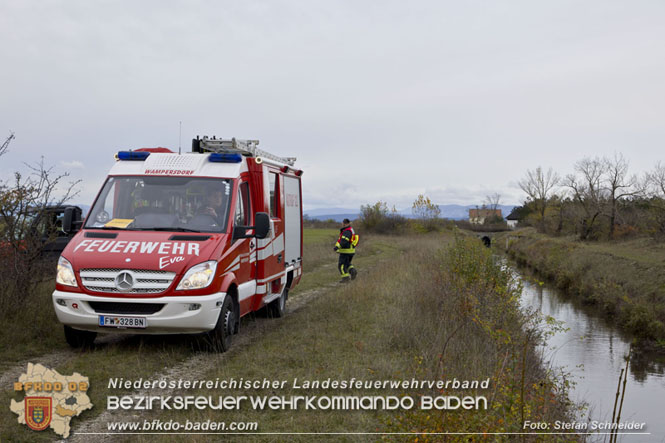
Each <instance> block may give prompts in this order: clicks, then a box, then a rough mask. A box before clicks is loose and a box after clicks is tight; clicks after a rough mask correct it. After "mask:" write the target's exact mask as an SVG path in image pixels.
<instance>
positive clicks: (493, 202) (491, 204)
mask: <svg viewBox="0 0 665 443" xmlns="http://www.w3.org/2000/svg"><path fill="white" fill-rule="evenodd" d="M500 203H501V194H499V193H498V192H495V193H494V194H492V195H488V196H486V197H485V204H486V205H487V207H488V208H490V209H491V210H492V211H496V210H497V209H498V208H499V204H500Z"/></svg>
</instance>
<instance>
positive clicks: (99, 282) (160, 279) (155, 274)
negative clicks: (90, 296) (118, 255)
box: [80, 268, 175, 294]
mask: <svg viewBox="0 0 665 443" xmlns="http://www.w3.org/2000/svg"><path fill="white" fill-rule="evenodd" d="M123 272H127V273H129V274H130V275H131V276H132V279H133V286H132V288H131V289H120V288H118V287H117V285H116V277H117V276H118V275H119V274H121V273H123ZM80 276H81V281H82V282H83V286H85V288H86V289H88V290H90V291H95V292H110V293H119V294H157V293H160V292H164V291H166V290H167V289H168V288H169V286H171V283H172V282H173V279H174V278H175V272H168V271H151V270H147V269H110V268H104V269H81V271H80Z"/></svg>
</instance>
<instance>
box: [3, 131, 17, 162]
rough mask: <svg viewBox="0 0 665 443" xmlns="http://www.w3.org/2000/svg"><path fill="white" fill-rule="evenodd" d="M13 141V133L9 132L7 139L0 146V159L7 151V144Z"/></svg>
mask: <svg viewBox="0 0 665 443" xmlns="http://www.w3.org/2000/svg"><path fill="white" fill-rule="evenodd" d="M13 139H14V133H13V132H10V133H9V136H8V137H7V139H6V140H5V141H4V142H3V143H2V145H0V157H2V155H3V154H4V153H5V152H7V150H8V149H9V143H10V142H11V141H12V140H13Z"/></svg>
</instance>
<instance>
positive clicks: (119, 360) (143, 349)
mask: <svg viewBox="0 0 665 443" xmlns="http://www.w3.org/2000/svg"><path fill="white" fill-rule="evenodd" d="M338 232H339V231H338V230H336V229H320V230H305V232H304V244H305V251H304V265H305V266H306V270H308V271H306V272H305V275H304V277H303V280H302V282H301V284H300V285H299V286H298V287H297V288H296V290H295V291H293V292H292V293H291V294H290V297H292V298H296V297H298V295H299V294H300V293H302V292H305V291H308V290H311V289H316V288H319V287H321V286H324V285H327V284H331V283H334V282H336V281H338V280H339V273H338V271H337V269H336V266H335V265H336V263H337V256H336V254H335V253H334V252H333V251H332V246H333V245H334V243H335V240H336V238H337V233H338ZM360 252H362V253H363V257H359V258H358V259H357V265H358V266H359V268H360V269H362V267H363V266H368V267H369V266H373V265H374V264H375V263H377V262H378V261H380V260H384V259H385V258H386V257H387V256H390V255H392V254H394V253H395V250H394V248H392V247H391V246H390V245H389V244H384V243H382V241H381V240H379V241H376V242H375V241H373V240H372V239H367V238H365V239H364V241H363V245H362V247H361V248H360V250H359V255H360ZM38 289H39V290H38V291H37V292H35V293H34V294H32V295H31V302H30V303H26V304H25V306H24V308H23V309H21V310H20V311H18V312H13V313H11V314H10V313H7V312H2V313H0V319H1V320H2V322H3V323H4V324H6V325H9V324H14V325H21V327H13V328H2V329H0V337H1V338H2V341H1V342H0V345H1V347H0V362H1V364H2V368H3V369H2V372H3V373H4V371H5V370H6V369H8V368H10V367H12V366H14V365H15V364H16V363H18V362H25V361H31V362H34V363H40V358H39V357H40V356H43V355H46V354H50V353H53V351H57V352H61V353H62V355H63V357H62V358H59V359H58V360H59V361H61V362H62V363H59V364H58V365H57V366H56V367H55V369H56V370H57V371H59V372H60V373H61V374H63V375H65V374H71V373H73V372H79V373H81V374H83V375H85V376H87V377H89V379H90V383H91V388H90V391H89V392H88V395H89V396H90V399H91V401H92V403H93V404H94V405H95V407H94V408H93V409H92V410H90V411H86V412H85V415H84V417H85V418H86V419H90V418H91V417H95V416H98V415H99V414H101V413H102V412H103V411H104V409H105V406H104V405H105V403H106V397H107V395H109V394H110V392H109V390H108V389H107V386H106V384H107V382H108V379H109V378H110V377H124V378H126V379H137V378H140V377H149V376H153V377H157V376H159V374H161V373H163V372H164V371H166V370H168V369H169V368H172V367H174V366H176V365H178V364H179V363H181V362H183V361H184V360H187V359H188V358H191V357H193V356H197V355H204V356H205V357H208V356H209V357H210V358H211V359H213V358H216V356H214V355H212V354H207V353H206V352H205V351H204V352H202V351H201V343H200V342H198V341H197V340H195V339H193V338H192V337H190V336H144V337H141V336H133V337H131V338H124V339H123V340H118V341H115V340H111V341H108V342H106V343H100V342H99V340H98V344H97V346H96V348H95V350H94V351H92V352H89V351H72V350H70V349H69V346H68V345H67V343H66V342H65V339H64V334H63V331H62V325H61V324H60V323H59V322H58V320H57V318H56V316H55V313H54V312H53V307H52V304H51V303H52V302H51V293H52V291H53V285H52V284H44V285H42V286H40V287H39V288H38ZM254 320H255V319H254V318H253V317H252V316H249V318H246V319H243V323H244V324H247V323H248V322H250V323H251V322H253V321H254ZM272 324H273V322H272V321H266V322H265V326H264V325H263V324H262V325H261V327H270V325H272ZM241 329H242V326H241ZM241 334H242V333H241ZM6 388H7V386H3V387H2V391H0V405H9V403H10V399H11V398H14V399H16V400H19V399H20V398H22V395H21V394H17V393H14V392H13V391H11V390H7V389H6ZM114 393H115V394H118V395H121V394H123V393H125V391H114ZM76 420H78V419H74V421H76ZM38 440H39V441H51V440H53V434H52V433H51V432H42V433H35V432H32V431H30V430H28V429H27V428H26V427H25V426H17V425H16V415H15V414H13V413H11V412H9V410H8V407H7V409H6V410H5V413H2V414H0V441H38Z"/></svg>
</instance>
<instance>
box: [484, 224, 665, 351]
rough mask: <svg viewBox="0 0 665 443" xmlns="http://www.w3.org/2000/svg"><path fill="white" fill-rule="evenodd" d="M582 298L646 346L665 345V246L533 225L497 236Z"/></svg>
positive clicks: (540, 271)
mask: <svg viewBox="0 0 665 443" xmlns="http://www.w3.org/2000/svg"><path fill="white" fill-rule="evenodd" d="M496 244H497V245H499V247H503V248H505V250H506V252H507V253H508V254H509V255H510V256H511V257H513V258H514V259H515V260H517V262H518V263H520V264H523V265H527V266H529V267H531V268H533V269H534V270H535V271H536V272H537V273H538V274H540V275H543V276H544V277H545V278H547V279H548V280H550V281H552V282H553V283H554V284H555V285H556V286H557V287H559V288H560V289H562V290H563V291H565V293H567V294H570V295H571V296H574V297H577V298H579V299H580V300H582V302H583V303H586V304H590V305H594V306H598V307H599V308H600V309H601V310H602V311H603V312H604V313H605V314H606V315H607V316H609V317H610V318H612V319H613V320H614V322H615V323H616V324H617V325H618V326H619V327H621V328H622V329H624V330H625V331H627V332H629V333H631V334H632V335H633V336H634V337H635V338H636V341H637V343H638V344H639V345H640V346H642V347H649V348H652V347H655V348H657V349H660V350H663V351H665V268H664V267H663V262H665V247H664V246H663V245H662V244H657V243H653V242H651V241H649V240H646V239H639V240H631V241H626V242H612V243H582V242H579V241H575V240H573V239H570V238H552V237H549V236H546V235H543V234H538V233H536V232H535V231H533V230H531V229H526V230H521V231H516V232H514V233H510V234H503V235H502V236H500V237H499V240H498V241H497V242H496Z"/></svg>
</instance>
